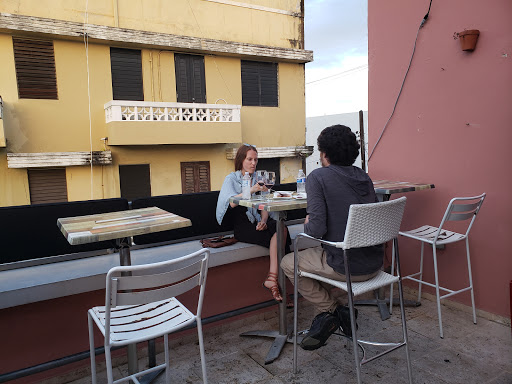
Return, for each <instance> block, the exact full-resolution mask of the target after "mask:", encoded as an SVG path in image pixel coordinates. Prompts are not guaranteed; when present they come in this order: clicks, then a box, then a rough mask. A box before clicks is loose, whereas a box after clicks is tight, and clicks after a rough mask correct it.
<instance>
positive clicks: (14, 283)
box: [0, 224, 311, 309]
mask: <svg viewBox="0 0 512 384" xmlns="http://www.w3.org/2000/svg"><path fill="white" fill-rule="evenodd" d="M303 229H304V225H303V224H294V225H290V226H288V230H289V231H290V236H291V237H292V239H293V238H295V236H296V234H297V233H299V232H302V231H303ZM310 245H311V244H309V245H308V244H307V243H306V242H304V248H306V247H307V246H310ZM201 247H202V245H201V243H200V241H199V240H194V241H187V242H183V243H176V244H169V245H162V246H157V247H149V248H143V249H135V250H132V251H131V260H132V264H133V265H138V264H147V263H156V262H160V261H164V260H169V259H174V258H178V257H181V256H183V255H186V254H189V253H192V252H195V251H197V250H199V249H201ZM301 248H302V246H301ZM262 256H268V249H267V248H265V247H261V246H259V245H254V244H248V243H242V242H239V243H236V244H233V245H230V246H228V247H223V248H216V249H212V250H211V257H210V268H212V267H218V266H221V265H225V264H230V263H235V262H237V261H242V260H247V259H253V258H257V257H262ZM118 265H119V254H118V253H112V254H105V255H99V256H94V257H87V258H83V259H76V260H69V261H62V262H57V263H52V264H44V265H37V266H31V267H26V268H19V269H11V270H7V271H2V272H0V309H3V308H9V307H14V306H17V305H23V304H29V303H35V302H38V301H44V300H50V299H55V298H58V297H63V296H69V295H76V294H79V293H84V292H90V291H95V290H98V289H104V288H105V276H106V273H107V272H108V270H109V269H110V268H112V267H115V266H118Z"/></svg>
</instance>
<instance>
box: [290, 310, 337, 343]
mask: <svg viewBox="0 0 512 384" xmlns="http://www.w3.org/2000/svg"><path fill="white" fill-rule="evenodd" d="M339 326H340V320H339V319H338V316H335V315H333V314H332V313H329V312H322V313H320V314H319V315H317V316H316V317H315V318H314V319H313V323H312V324H311V328H310V329H309V331H308V333H307V336H306V337H304V339H302V342H301V343H300V346H301V348H302V349H305V350H307V351H312V350H314V349H318V348H320V347H321V346H322V345H324V344H325V342H326V341H327V339H328V338H329V336H331V335H332V334H333V333H334V332H335V331H336V329H338V328H339Z"/></svg>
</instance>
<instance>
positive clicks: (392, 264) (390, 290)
mask: <svg viewBox="0 0 512 384" xmlns="http://www.w3.org/2000/svg"><path fill="white" fill-rule="evenodd" d="M391 275H393V276H394V275H395V242H394V241H393V246H392V248H391ZM389 314H390V315H392V314H393V284H391V285H390V286H389Z"/></svg>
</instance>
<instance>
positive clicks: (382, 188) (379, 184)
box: [373, 180, 435, 195]
mask: <svg viewBox="0 0 512 384" xmlns="http://www.w3.org/2000/svg"><path fill="white" fill-rule="evenodd" d="M373 187H374V188H375V193H378V194H381V195H391V194H393V193H403V192H412V191H421V190H424V189H432V188H435V186H434V184H423V183H410V182H408V181H389V180H373Z"/></svg>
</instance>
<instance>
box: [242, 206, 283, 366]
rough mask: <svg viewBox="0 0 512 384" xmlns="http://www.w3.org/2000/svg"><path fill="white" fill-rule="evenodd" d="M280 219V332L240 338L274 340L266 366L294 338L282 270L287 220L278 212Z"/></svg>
mask: <svg viewBox="0 0 512 384" xmlns="http://www.w3.org/2000/svg"><path fill="white" fill-rule="evenodd" d="M278 213H279V219H278V220H277V261H278V265H279V267H278V268H279V269H278V272H279V277H278V282H279V286H280V288H281V296H282V297H283V301H281V302H280V303H279V331H249V332H244V333H242V334H240V336H263V337H270V338H273V339H274V342H273V343H272V345H271V346H270V350H269V351H268V353H267V356H266V357H265V364H270V363H272V362H273V361H274V360H276V359H277V358H278V357H279V354H280V353H281V350H282V349H283V347H284V345H285V344H286V342H289V343H292V342H293V340H292V338H291V337H290V336H289V335H288V329H287V324H286V317H287V316H286V280H285V278H286V277H285V275H284V271H283V270H282V269H281V267H280V265H281V260H282V258H283V256H284V250H285V243H284V242H283V239H285V234H284V231H285V225H284V220H285V218H286V213H285V212H278Z"/></svg>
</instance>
